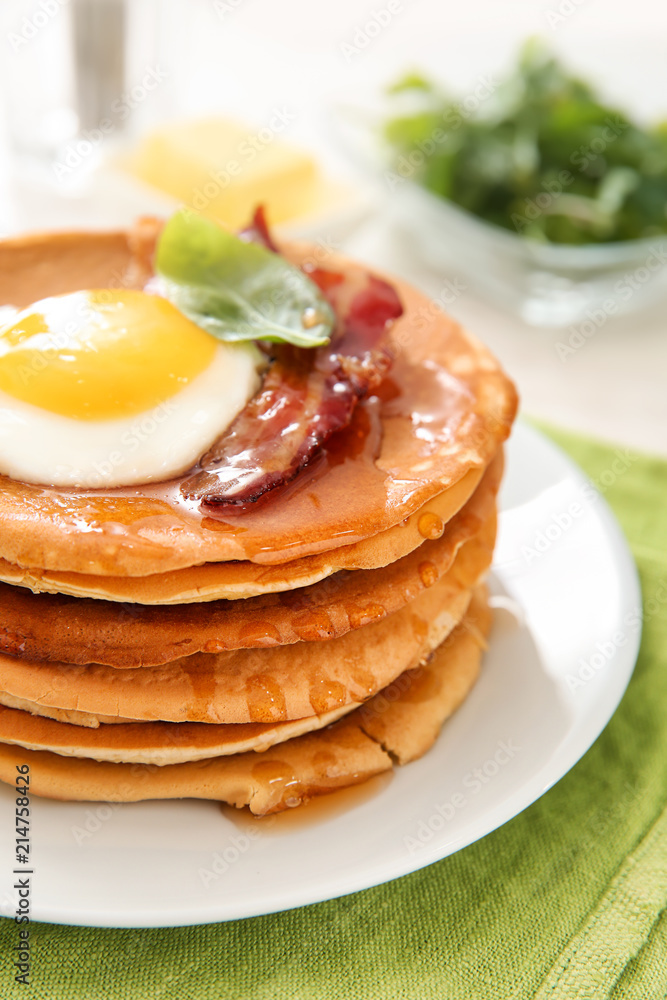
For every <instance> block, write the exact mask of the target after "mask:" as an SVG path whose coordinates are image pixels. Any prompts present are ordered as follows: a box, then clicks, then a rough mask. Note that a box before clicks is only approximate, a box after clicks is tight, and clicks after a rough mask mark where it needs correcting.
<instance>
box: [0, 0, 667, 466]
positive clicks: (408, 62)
mask: <svg viewBox="0 0 667 1000" xmlns="http://www.w3.org/2000/svg"><path fill="white" fill-rule="evenodd" d="M6 5H7V6H5V7H4V15H5V30H6V22H7V17H9V21H10V23H11V18H12V17H15V20H16V21H17V22H18V23H20V20H21V17H22V16H23V13H24V11H25V10H26V8H28V7H30V6H31V5H30V4H26V3H24V2H23V0H6ZM32 6H34V7H35V9H37V5H36V4H33V5H32ZM165 6H173V5H171V4H169V3H165ZM7 7H9V8H10V12H9V14H7ZM385 7H387V3H385V2H384V0H377V2H376V3H375V4H371V5H368V4H366V5H360V4H359V3H358V2H356V0H337V3H336V4H335V5H334V4H333V3H326V4H325V3H313V2H311V0H282V2H281V3H280V4H276V3H275V2H274V3H271V0H228V2H227V3H224V2H219V3H218V4H217V6H216V4H215V3H213V2H205V0H194V2H190V3H187V4H186V3H183V4H182V10H183V9H185V10H187V18H188V21H189V24H188V32H187V33H186V32H183V33H182V38H181V42H180V44H179V48H178V51H177V52H172V54H171V56H170V55H169V53H168V52H167V53H166V54H165V61H166V64H167V66H168V70H169V86H170V87H171V95H170V100H171V110H172V113H173V114H175V115H179V116H180V115H194V114H201V113H209V112H225V113H233V114H235V115H236V116H240V117H242V118H245V119H246V120H247V121H249V122H252V123H255V124H257V125H259V126H261V124H262V122H263V121H266V120H268V117H269V116H270V114H271V112H272V109H274V108H276V107H284V108H287V109H289V111H290V112H291V113H292V114H293V115H294V123H293V124H292V125H290V127H289V136H288V137H289V138H290V139H292V140H293V141H296V142H300V143H301V144H303V145H306V146H308V147H310V148H311V149H312V150H314V151H315V152H316V153H317V154H318V155H319V157H320V160H321V162H322V163H323V164H324V166H325V168H326V169H327V171H328V172H329V173H330V174H331V175H333V176H339V177H347V178H348V179H351V180H352V182H353V183H356V182H357V180H359V181H360V182H361V183H362V184H363V185H367V184H368V177H362V176H361V174H360V172H359V170H358V168H357V167H355V166H354V164H352V163H350V161H349V158H348V156H347V155H346V152H345V151H344V150H343V149H342V148H341V145H340V142H339V139H338V137H337V136H336V134H335V130H334V129H333V128H332V126H331V122H330V117H329V115H328V112H327V109H329V108H330V107H331V105H332V104H333V103H335V102H336V101H337V100H338V99H339V98H340V95H345V98H346V99H349V96H350V94H351V93H352V94H354V93H357V92H358V93H360V94H364V93H368V92H369V91H372V90H373V89H374V88H375V89H376V88H378V87H379V86H380V85H381V83H382V81H386V80H389V79H391V78H392V77H395V76H396V75H397V74H398V73H399V72H400V71H401V70H402V69H405V68H409V67H411V66H415V65H418V66H420V67H426V68H427V69H429V70H430V71H432V72H435V73H437V74H438V76H439V77H440V78H441V79H443V80H445V81H446V82H447V83H449V84H450V85H451V86H452V88H454V89H455V90H456V91H458V92H460V93H462V94H465V93H466V88H471V87H472V86H473V85H474V83H475V81H476V80H478V79H479V77H480V75H481V74H482V73H485V72H496V71H499V70H501V69H502V67H503V66H506V65H507V64H508V62H509V61H511V57H512V53H513V52H514V51H516V48H517V45H518V44H519V42H520V41H521V40H522V39H523V38H525V37H526V36H527V35H529V34H534V33H541V34H542V35H544V36H545V38H546V39H547V41H548V42H549V43H550V44H551V45H552V46H553V47H554V48H555V49H557V50H558V51H559V52H561V53H563V54H564V55H565V56H566V57H567V58H568V59H569V60H570V62H571V63H572V64H573V65H575V66H576V67H577V68H581V69H583V70H584V71H585V72H586V73H587V74H588V75H591V76H593V77H594V78H596V79H597V80H598V81H599V82H600V84H601V85H602V86H603V87H604V89H605V91H606V92H607V94H608V95H609V96H610V97H611V98H613V99H614V100H616V101H620V102H622V103H623V104H625V105H626V106H628V107H630V108H631V109H632V110H633V111H635V112H636V113H637V114H640V115H642V116H643V117H646V118H647V119H648V118H651V117H656V116H664V117H667V96H666V95H667V61H666V60H665V59H664V51H665V41H667V13H666V12H665V10H664V9H662V8H661V7H660V5H658V4H655V3H654V2H651V0H636V2H633V4H632V5H631V9H630V5H628V4H627V3H620V2H616V0H613V2H612V0H605V2H603V0H579V2H578V3H577V0H570V2H569V4H567V5H564V4H563V2H562V0H552V2H530V0H525V2H518V0H504V2H503V3H498V2H497V0H496V2H494V0H469V2H468V3H467V4H465V5H461V4H456V5H454V4H443V3H438V2H437V0H400V2H399V0H393V8H392V9H393V10H394V14H393V15H392V18H391V20H390V21H389V23H388V24H387V26H386V27H385V28H383V30H382V32H381V33H380V34H379V35H378V36H377V37H376V38H373V39H371V40H370V41H369V42H368V43H367V44H366V45H365V47H364V48H363V49H362V48H359V47H357V50H356V51H355V53H354V54H353V55H352V56H350V50H349V47H348V48H346V46H349V45H354V44H355V39H356V41H357V42H358V41H359V38H360V36H359V34H358V31H359V29H360V28H361V30H362V31H363V26H364V24H365V23H366V22H367V20H368V19H369V18H370V17H371V16H372V13H373V11H377V10H379V9H380V8H383V9H384V8H385ZM561 8H563V10H572V11H573V12H572V13H570V14H568V15H567V16H565V17H563V16H562V15H561V14H560V13H559V11H560V9H561ZM172 16H174V15H173V12H172ZM175 16H176V17H178V16H179V13H178V11H176V15H175ZM180 16H181V17H183V16H184V15H183V14H182V12H181V14H180ZM559 18H560V20H559ZM49 30H51V29H50V26H47V27H45V28H44V29H43V32H44V33H47V32H48V31H49ZM2 44H6V40H3V39H2V38H0V45H2ZM170 58H171V60H172V61H171V62H169V59H170ZM5 93H7V91H6V88H5ZM11 99H15V95H14V97H12V98H11ZM2 142H3V140H2V139H1V137H0V143H2ZM4 142H5V145H6V140H4ZM6 153H7V151H6V149H3V146H2V145H0V235H3V234H10V233H14V232H18V231H24V230H30V229H43V228H52V227H59V226H71V225H74V226H80V225H93V226H95V225H98V226H99V225H103V226H108V225H111V226H113V225H117V224H118V223H124V222H125V221H128V220H129V219H130V218H132V217H133V215H135V214H137V213H138V212H145V211H152V210H159V209H160V208H161V207H163V206H164V207H166V206H167V204H168V203H166V202H162V201H161V199H160V198H156V197H155V196H154V195H153V194H152V193H150V192H149V191H148V189H143V188H140V187H136V188H134V187H132V186H131V185H128V184H127V183H126V182H124V181H122V180H121V179H119V178H118V177H117V176H115V175H112V174H110V173H108V172H107V173H102V174H100V175H99V176H98V177H88V178H82V180H81V183H80V185H79V187H78V188H76V187H75V188H72V189H70V190H68V191H67V192H64V191H63V190H62V189H61V188H58V186H57V185H55V186H54V185H51V186H45V185H42V184H37V183H35V182H34V181H27V180H26V177H25V174H24V173H22V174H21V176H20V177H19V178H18V179H17V177H16V175H15V173H13V167H12V165H11V159H10V158H9V157H8V155H6ZM386 198H387V194H386V192H383V191H382V190H381V188H379V187H378V188H377V189H376V200H375V205H374V208H373V210H372V212H371V213H370V215H369V216H368V217H367V218H366V219H365V221H364V222H363V223H362V224H361V225H359V226H358V227H357V228H356V229H355V230H353V231H350V232H347V233H345V234H344V235H343V237H342V239H341V243H342V248H343V249H344V250H346V251H348V252H350V253H351V254H354V255H355V256H357V257H359V258H363V259H364V260H366V261H368V262H369V263H371V264H372V265H374V266H376V267H378V268H382V269H385V270H388V271H393V272H394V273H396V274H400V275H401V276H403V277H405V278H407V279H408V280H410V281H413V282H414V283H415V284H416V285H418V286H420V287H421V288H423V289H424V290H425V291H426V292H430V293H432V294H434V295H437V293H438V291H439V290H440V289H441V288H442V285H443V281H445V280H446V279H447V278H448V277H449V278H452V277H454V278H455V277H456V275H447V274H443V273H438V272H437V271H435V270H430V269H429V268H428V267H427V266H425V265H424V263H423V262H421V261H417V260H416V259H415V257H414V255H413V254H411V253H410V252H409V250H408V248H407V247H406V245H405V242H404V240H403V239H402V237H401V235H400V233H399V232H398V230H397V229H396V228H395V227H394V225H393V224H392V222H391V219H390V213H388V212H387V210H386V209H387V205H386V201H385V199H386ZM321 235H322V237H323V238H325V239H326V237H327V232H326V228H325V227H323V230H322V233H321ZM666 307H667V302H663V303H661V304H660V305H657V306H653V307H651V308H650V309H648V310H644V311H643V312H641V313H640V312H637V313H634V314H632V315H630V316H628V317H625V318H618V319H613V318H612V319H610V320H608V322H606V323H605V324H604V327H603V328H602V329H601V330H600V331H599V332H598V333H597V334H596V335H595V336H594V337H592V338H591V339H590V340H589V341H588V342H587V343H586V345H585V346H584V347H582V348H581V349H580V350H579V351H577V352H576V354H575V355H574V356H572V357H570V358H569V360H567V361H566V362H563V361H561V360H560V359H559V357H558V356H557V354H556V350H555V346H554V345H555V343H556V342H557V341H558V340H562V339H563V331H561V330H542V329H535V328H530V327H528V326H526V325H525V324H523V323H522V322H521V321H519V320H518V319H516V318H515V317H514V316H511V315H509V314H505V313H503V312H501V311H499V310H498V309H497V308H496V307H495V306H492V305H490V304H489V303H487V302H484V301H481V300H479V299H478V298H476V297H475V295H474V290H472V289H471V290H468V291H466V292H465V293H463V294H462V295H460V296H459V297H458V298H457V299H456V301H455V302H454V303H453V305H452V307H451V312H452V313H453V314H454V315H455V316H456V317H457V318H458V319H460V320H461V321H462V322H464V323H465V324H466V325H467V326H468V327H469V328H470V329H471V330H472V331H473V332H475V333H476V334H477V335H478V336H479V337H480V338H481V339H482V340H484V341H485V342H486V343H487V344H488V345H489V346H490V347H491V349H492V350H493V351H494V352H495V353H496V354H497V355H498V357H499V358H500V359H501V361H502V363H503V365H504V367H505V368H506V369H507V371H508V372H509V373H510V374H511V375H512V376H513V378H514V379H515V381H516V382H517V385H518V387H519V391H520V394H521V398H522V406H523V410H524V411H525V412H526V413H528V414H531V415H534V416H536V417H539V418H543V419H546V420H549V421H552V422H554V423H557V424H561V425H563V426H566V427H569V428H572V429H574V430H578V431H581V432H583V433H589V434H591V435H595V436H598V437H600V438H602V439H607V440H610V441H615V442H618V443H619V444H623V445H626V446H630V447H632V448H634V449H638V450H647V451H653V452H656V453H659V454H663V455H667V329H666V327H667V324H666V323H665V318H664V317H665V310H666ZM566 334H567V332H566Z"/></svg>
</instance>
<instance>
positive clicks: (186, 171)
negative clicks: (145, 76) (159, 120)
mask: <svg viewBox="0 0 667 1000" xmlns="http://www.w3.org/2000/svg"><path fill="white" fill-rule="evenodd" d="M285 124H286V123H285V122H284V121H283V118H282V116H281V113H280V112H276V113H275V114H274V116H273V118H272V119H271V120H270V123H269V125H267V126H266V127H265V128H259V129H256V130H253V129H251V128H248V127H247V126H244V125H242V124H240V123H239V122H235V121H230V120H226V119H220V118H211V119H204V120H200V121H190V122H183V123H178V124H172V125H169V126H165V127H163V128H160V129H157V130H156V131H154V132H152V133H150V134H149V135H148V136H146V138H145V139H144V140H143V141H142V142H141V144H140V146H139V148H138V149H137V150H136V151H135V153H134V154H133V155H132V156H131V157H130V159H129V160H128V161H126V163H125V166H126V168H127V169H128V170H129V171H130V172H131V173H133V174H134V175H135V176H136V177H138V178H140V179H141V180H143V181H146V182H147V183H149V184H152V185H153V186H154V187H157V188H160V190H162V191H165V192H166V193H167V194H170V195H172V196H173V197H174V198H177V199H178V201H180V202H183V203H184V204H185V205H187V206H189V207H190V208H193V209H194V210H195V211H197V212H202V213H203V214H206V215H210V216H212V217H213V218H215V219H218V220H219V221H220V222H223V223H224V224H226V225H228V226H230V227H232V228H238V227H239V226H242V225H244V224H245V223H246V222H248V221H249V219H250V217H251V215H252V213H253V211H254V209H255V208H256V207H257V205H259V204H262V205H264V206H265V208H266V210H267V215H268V218H269V220H270V222H284V221H287V220H288V219H294V218H296V217H298V216H301V215H306V214H308V213H309V212H310V211H312V210H313V209H314V208H315V207H316V204H317V201H318V200H319V199H318V189H319V176H318V170H317V166H316V164H315V162H314V161H313V160H312V159H311V157H310V156H308V154H307V153H304V152H302V151H301V150H300V149H297V148H295V147H293V146H291V145H289V144H288V143H286V142H283V141H282V140H281V139H280V138H279V131H280V130H281V129H282V128H284V127H285Z"/></svg>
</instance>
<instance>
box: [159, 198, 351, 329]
mask: <svg viewBox="0 0 667 1000" xmlns="http://www.w3.org/2000/svg"><path fill="white" fill-rule="evenodd" d="M155 263H156V271H157V273H158V274H159V275H160V276H161V278H162V279H163V284H164V287H163V292H164V294H165V297H166V298H168V299H169V301H170V302H172V303H173V304H174V305H175V306H176V307H177V309H180V311H181V312H182V313H184V314H185V315H186V316H187V317H188V319H191V320H192V321H193V322H194V323H196V324H197V325H198V326H201V327H202V328H203V329H204V330H206V331H207V332H208V333H210V334H212V335H213V336H214V337H217V338H218V339H219V340H226V341H243V340H272V341H283V342H285V341H286V342H287V343H290V344H295V345H296V346H297V347H319V346H320V345H321V344H326V343H327V341H328V340H329V338H330V336H331V332H332V330H333V327H334V323H335V316H334V312H333V310H332V308H331V306H330V305H329V303H328V302H327V301H326V299H325V298H324V296H323V295H322V294H321V292H320V290H319V288H318V287H317V285H315V284H314V282H312V281H311V280H310V279H309V278H308V277H307V275H305V274H304V273H303V271H300V270H299V268H297V267H294V265H292V264H290V263H289V261H288V260H286V259H285V258H284V257H282V256H281V255H280V254H277V253H273V252H272V251H271V250H267V249H266V248H265V247H263V246H260V245H259V244H257V243H246V242H245V241H244V240H242V239H240V238H239V237H238V236H235V235H234V234H233V233H230V232H228V231H227V230H226V229H222V228H221V227H220V226H218V225H217V224H216V223H215V222H211V221H210V220H208V219H204V218H202V217H201V216H198V215H196V214H194V213H193V212H191V211H189V210H182V211H180V212H177V213H176V215H174V216H172V218H171V219H170V220H169V221H168V222H167V224H166V225H165V227H164V229H163V231H162V235H161V237H160V240H159V243H158V247H157V254H156V262H155Z"/></svg>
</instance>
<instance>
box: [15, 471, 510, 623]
mask: <svg viewBox="0 0 667 1000" xmlns="http://www.w3.org/2000/svg"><path fill="white" fill-rule="evenodd" d="M499 461H500V460H499V458H498V457H496V459H494V462H492V463H491V465H490V466H489V468H488V470H487V472H488V473H489V474H490V475H493V476H494V478H495V479H499V477H500V474H501V471H502V467H501V466H500V467H499V465H498V462H499ZM492 470H493V471H492ZM483 473H484V470H482V469H471V470H470V472H468V473H466V475H465V476H464V477H463V479H462V480H461V481H460V482H459V483H457V484H456V485H455V486H453V487H452V488H451V489H449V490H446V491H445V492H444V493H441V494H440V495H439V496H437V497H434V498H433V500H430V501H429V502H428V503H427V504H426V505H425V507H422V508H420V509H419V510H418V511H416V512H415V513H414V514H412V515H411V516H410V517H409V518H407V519H406V520H405V521H401V523H400V524H397V525H395V526H394V527H393V528H389V529H388V530H387V531H382V532H380V533H379V534H377V535H373V536H372V537H370V538H366V539H364V540H363V541H361V542H356V543H355V544H354V545H345V546H343V547H342V548H338V549H334V550H332V551H331V552H322V553H318V554H317V555H314V556H304V557H303V558H301V559H294V560H290V561H289V562H287V563H284V564H281V565H277V566H264V565H259V564H258V563H252V562H248V561H247V560H246V561H239V562H219V563H205V564H204V565H202V566H191V567H188V568H186V569H177V570H172V571H171V572H170V573H154V574H151V575H150V576H125V577H123V576H93V575H91V574H86V573H58V572H56V571H53V570H44V569H40V568H37V567H34V566H33V567H30V568H28V567H21V566H16V565H15V564H13V563H9V562H7V561H6V560H4V559H0V580H2V581H5V582H6V583H9V584H12V585H13V586H19V587H25V588H28V589H29V590H32V591H33V592H34V593H60V594H69V595H71V596H72V597H83V598H86V597H90V598H98V599H102V600H108V601H116V602H122V603H138V604H189V603H195V602H202V601H214V600H219V599H221V598H222V599H226V600H245V599H247V598H250V597H256V596H258V595H260V594H274V593H280V592H283V591H286V590H294V589H295V588H297V587H307V586H310V585H311V584H313V583H317V582H318V581H320V580H323V579H326V577H328V576H331V575H332V574H334V573H337V572H340V571H341V570H358V569H377V568H379V567H381V566H387V565H389V563H392V562H395V561H396V560H397V559H401V558H402V557H403V556H405V555H407V554H409V553H410V552H413V551H414V550H415V549H416V548H417V547H418V546H419V545H421V544H422V543H423V542H424V541H425V539H428V538H436V537H438V535H440V534H442V533H443V532H444V530H445V527H446V525H447V524H448V523H449V521H450V519H452V518H453V517H454V516H455V515H456V514H457V512H458V511H459V510H460V509H461V508H462V507H463V505H464V503H465V502H468V501H469V500H470V499H472V497H473V496H474V495H475V492H476V490H477V488H478V486H477V484H478V483H480V480H481V479H482V474H483ZM486 474H487V473H484V475H486Z"/></svg>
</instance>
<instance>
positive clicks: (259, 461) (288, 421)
mask: <svg viewBox="0 0 667 1000" xmlns="http://www.w3.org/2000/svg"><path fill="white" fill-rule="evenodd" d="M310 277H311V278H312V279H313V280H314V281H315V282H316V283H317V284H318V285H319V287H320V288H321V289H322V291H323V292H324V294H325V295H327V296H328V297H329V299H330V301H331V303H332V305H333V306H334V309H336V308H337V307H338V309H337V312H338V327H337V331H336V333H335V335H334V337H333V339H332V341H331V343H329V344H328V345H326V346H324V347H319V348H317V349H305V348H298V347H293V346H291V345H289V344H281V345H279V346H278V347H277V348H276V350H275V352H274V356H273V361H272V363H271V366H270V368H269V370H268V372H267V374H266V377H265V379H264V384H263V386H262V388H261V390H260V392H259V393H258V394H257V395H256V396H255V397H254V398H253V399H251V400H250V402H249V403H248V404H247V406H246V407H245V408H244V409H243V410H242V411H241V413H240V414H239V415H238V416H237V417H236V419H235V420H234V422H233V423H232V425H231V427H230V428H229V429H228V430H227V431H226V432H225V433H224V434H223V435H222V436H221V437H220V438H219V439H218V440H217V441H216V443H215V444H214V445H213V447H212V448H211V449H210V451H208V452H207V453H206V454H205V455H204V457H203V458H202V460H201V463H200V465H201V471H199V472H197V473H196V474H195V475H193V476H190V477H189V478H188V479H186V480H185V482H184V483H183V484H182V487H181V490H182V492H183V494H184V495H185V496H186V497H188V498H189V499H195V500H201V501H202V503H203V504H205V505H207V506H209V507H210V508H212V509H215V511H218V512H221V511H233V510H239V509H242V508H243V507H245V505H246V504H250V503H255V502H256V501H257V500H259V498H260V497H262V496H263V495H264V494H266V493H267V492H268V491H269V490H273V489H275V488H276V487H277V486H281V485H282V484H284V483H288V482H290V480H292V479H294V477H295V476H296V475H297V474H298V472H299V471H300V470H301V469H302V468H303V467H304V466H305V465H307V464H308V462H310V461H311V460H312V459H313V458H314V457H315V456H316V455H317V453H318V452H319V450H320V449H321V447H322V445H323V444H324V443H325V442H326V440H327V439H328V438H329V437H330V436H331V435H332V434H333V433H334V432H335V431H338V430H341V429H342V428H344V427H346V426H347V425H348V424H349V422H350V420H351V419H352V413H353V411H354V408H355V406H356V405H357V403H358V402H359V400H361V399H363V398H364V397H365V396H368V395H370V394H371V393H372V392H373V391H374V390H375V389H376V388H377V387H378V386H379V384H380V382H381V381H382V379H383V378H384V376H385V374H386V373H387V371H388V370H389V368H390V366H391V352H390V350H389V346H388V343H387V329H388V326H389V324H390V323H391V322H392V321H393V320H394V319H397V318H398V317H399V316H400V315H401V313H402V312H403V307H402V305H401V302H400V299H399V298H398V295H397V294H396V292H395V291H394V289H393V288H392V287H391V285H388V284H387V283H386V282H385V281H382V280H380V279H379V278H376V277H375V276H373V275H367V276H366V279H365V284H364V286H363V287H362V288H361V289H360V290H359V291H357V292H356V293H355V294H354V295H353V297H352V299H351V302H350V304H349V306H348V307H347V308H346V309H345V311H344V314H343V315H342V316H341V315H340V309H341V307H342V302H343V300H344V297H345V296H344V291H345V280H344V276H343V275H339V274H338V273H337V272H332V271H323V270H321V269H316V270H313V271H311V272H310Z"/></svg>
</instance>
